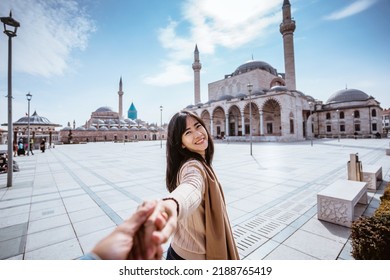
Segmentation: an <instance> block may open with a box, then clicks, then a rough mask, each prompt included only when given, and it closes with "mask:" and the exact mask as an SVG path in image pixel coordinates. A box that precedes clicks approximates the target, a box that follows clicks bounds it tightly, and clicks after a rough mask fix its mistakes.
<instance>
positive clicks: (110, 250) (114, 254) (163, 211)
mask: <svg viewBox="0 0 390 280" xmlns="http://www.w3.org/2000/svg"><path fill="white" fill-rule="evenodd" d="M177 215H178V213H177V204H176V202H175V201H173V200H164V201H158V202H157V201H148V202H144V203H143V204H142V205H141V206H139V207H138V209H137V211H136V212H135V213H134V214H133V215H132V216H131V217H130V218H129V219H127V220H126V221H124V222H123V223H122V224H121V225H119V226H118V227H117V228H116V229H115V230H114V231H113V232H112V233H111V234H109V235H108V236H107V237H105V238H104V239H102V240H101V241H100V242H98V243H97V244H96V246H95V247H94V249H93V250H92V253H93V254H95V255H97V256H98V257H99V258H101V259H103V260H126V259H132V260H145V259H146V260H160V259H161V258H162V253H163V249H162V246H161V245H162V244H163V243H165V242H167V241H168V239H169V237H170V236H171V235H172V234H173V233H174V232H175V230H176V227H177Z"/></svg>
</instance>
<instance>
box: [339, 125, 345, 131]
mask: <svg viewBox="0 0 390 280" xmlns="http://www.w3.org/2000/svg"><path fill="white" fill-rule="evenodd" d="M340 131H341V132H345V125H343V124H341V125H340Z"/></svg>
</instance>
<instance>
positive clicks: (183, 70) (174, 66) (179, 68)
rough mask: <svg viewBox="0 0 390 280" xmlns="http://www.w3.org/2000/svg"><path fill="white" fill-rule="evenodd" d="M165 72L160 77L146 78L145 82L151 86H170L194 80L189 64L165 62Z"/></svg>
mask: <svg viewBox="0 0 390 280" xmlns="http://www.w3.org/2000/svg"><path fill="white" fill-rule="evenodd" d="M162 67H163V69H164V71H162V72H161V73H160V74H159V75H156V76H150V77H146V78H144V82H145V83H146V84H150V85H157V86H162V87H165V86H170V85H175V84H181V83H183V82H188V81H192V80H193V73H192V72H191V68H190V66H188V64H179V63H176V62H175V63H172V62H164V64H163V65H162Z"/></svg>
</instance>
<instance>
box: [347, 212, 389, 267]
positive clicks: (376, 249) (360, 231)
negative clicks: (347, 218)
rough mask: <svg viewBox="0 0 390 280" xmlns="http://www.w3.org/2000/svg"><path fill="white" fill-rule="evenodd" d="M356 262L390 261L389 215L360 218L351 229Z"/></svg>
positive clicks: (353, 254)
mask: <svg viewBox="0 0 390 280" xmlns="http://www.w3.org/2000/svg"><path fill="white" fill-rule="evenodd" d="M351 239H352V256H353V257H354V258H355V259H356V260H390V214H389V213H383V214H379V215H375V216H372V217H360V218H359V219H358V220H356V221H355V222H354V223H353V224H352V227H351Z"/></svg>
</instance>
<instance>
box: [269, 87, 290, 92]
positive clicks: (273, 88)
mask: <svg viewBox="0 0 390 280" xmlns="http://www.w3.org/2000/svg"><path fill="white" fill-rule="evenodd" d="M269 91H278V92H279V91H288V89H287V87H285V86H273V87H272V88H270V89H269Z"/></svg>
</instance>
